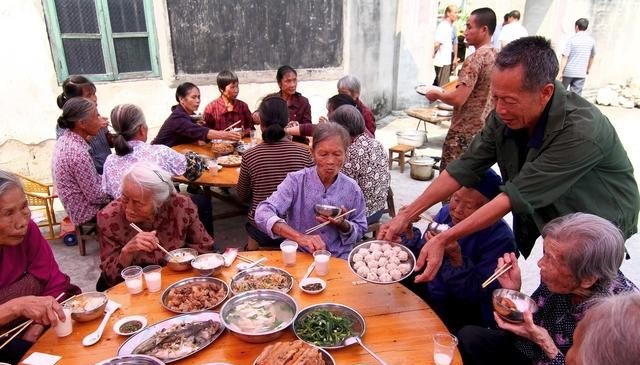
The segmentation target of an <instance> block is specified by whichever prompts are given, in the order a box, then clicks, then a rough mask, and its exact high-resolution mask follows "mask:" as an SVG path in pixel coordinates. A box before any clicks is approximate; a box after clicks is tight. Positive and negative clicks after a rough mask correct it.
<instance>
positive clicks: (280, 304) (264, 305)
mask: <svg viewBox="0 0 640 365" xmlns="http://www.w3.org/2000/svg"><path fill="white" fill-rule="evenodd" d="M297 312H298V305H297V304H296V301H295V300H294V299H293V298H291V297H290V296H289V295H287V294H285V293H282V292H279V291H277V290H253V291H249V292H245V293H241V294H238V295H236V296H234V297H233V298H231V299H229V300H227V302H226V303H225V304H224V305H223V306H222V308H221V309H220V317H221V319H222V323H223V324H224V326H225V327H226V328H227V329H228V330H229V331H230V332H231V333H232V334H233V335H234V336H236V337H238V338H239V339H241V340H242V341H245V342H249V343H264V342H269V341H273V340H275V339H276V338H278V337H280V336H281V335H282V333H283V332H284V330H286V329H287V328H288V327H289V326H290V325H291V323H293V320H294V319H295V317H296V313H297Z"/></svg>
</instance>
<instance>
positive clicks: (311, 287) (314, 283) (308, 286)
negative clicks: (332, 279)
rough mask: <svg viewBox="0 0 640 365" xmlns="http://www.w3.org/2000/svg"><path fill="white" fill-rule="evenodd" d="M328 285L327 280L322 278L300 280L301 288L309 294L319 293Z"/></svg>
mask: <svg viewBox="0 0 640 365" xmlns="http://www.w3.org/2000/svg"><path fill="white" fill-rule="evenodd" d="M326 287H327V282H326V281H324V280H322V279H320V278H304V279H303V280H302V281H300V290H302V291H303V292H305V293H307V294H319V293H320V292H322V291H323V290H324V289H326Z"/></svg>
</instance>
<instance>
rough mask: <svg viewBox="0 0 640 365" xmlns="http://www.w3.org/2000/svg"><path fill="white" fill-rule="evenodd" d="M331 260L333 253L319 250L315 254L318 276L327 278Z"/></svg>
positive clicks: (314, 259)
mask: <svg viewBox="0 0 640 365" xmlns="http://www.w3.org/2000/svg"><path fill="white" fill-rule="evenodd" d="M329 258H331V252H329V251H327V250H318V251H315V252H314V253H313V261H314V262H315V263H316V268H315V272H316V275H318V276H325V275H327V274H328V273H329Z"/></svg>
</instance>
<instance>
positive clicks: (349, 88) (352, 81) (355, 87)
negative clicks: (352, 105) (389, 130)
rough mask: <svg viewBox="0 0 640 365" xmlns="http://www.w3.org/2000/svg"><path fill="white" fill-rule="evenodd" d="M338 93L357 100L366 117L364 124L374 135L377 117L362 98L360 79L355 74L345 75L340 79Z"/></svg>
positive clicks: (359, 108) (357, 105) (357, 104)
mask: <svg viewBox="0 0 640 365" xmlns="http://www.w3.org/2000/svg"><path fill="white" fill-rule="evenodd" d="M338 93H339V94H345V95H349V96H351V97H352V98H353V100H355V101H356V108H358V111H360V113H361V114H362V117H363V118H364V125H365V127H366V128H367V130H368V131H369V133H371V135H372V136H375V134H376V118H375V117H374V116H373V113H372V112H371V110H369V108H367V106H366V105H364V103H363V102H362V100H360V81H359V80H358V78H357V77H355V76H354V75H345V76H343V77H342V78H341V79H340V80H338Z"/></svg>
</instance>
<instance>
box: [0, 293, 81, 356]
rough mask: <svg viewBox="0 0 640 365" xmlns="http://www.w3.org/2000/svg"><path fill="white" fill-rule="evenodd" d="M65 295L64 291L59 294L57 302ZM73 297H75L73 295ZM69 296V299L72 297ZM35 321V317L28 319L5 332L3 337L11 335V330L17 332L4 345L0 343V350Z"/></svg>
mask: <svg viewBox="0 0 640 365" xmlns="http://www.w3.org/2000/svg"><path fill="white" fill-rule="evenodd" d="M63 296H64V292H62V293H60V294H58V296H57V297H56V302H57V301H58V300H60V298H62V297H63ZM71 298H73V297H71ZM71 298H69V299H71ZM69 299H67V300H65V301H64V302H62V303H61V304H63V303H65V302H67V301H68V300H69ZM31 323H33V319H30V320H28V321H25V322H23V323H20V324H19V325H17V326H15V327H13V328H12V329H10V330H8V331H7V332H5V333H3V334H2V335H0V338H1V337H6V336H9V334H10V333H11V332H15V333H14V334H13V336H11V337H10V338H9V339H8V340H6V341H5V342H4V343H3V344H2V345H0V350H2V348H4V347H5V346H6V345H7V344H8V343H9V342H11V341H12V340H13V339H14V338H16V337H17V336H18V335H19V334H20V333H22V331H24V329H25V328H27V327H29V325H30V324H31Z"/></svg>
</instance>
